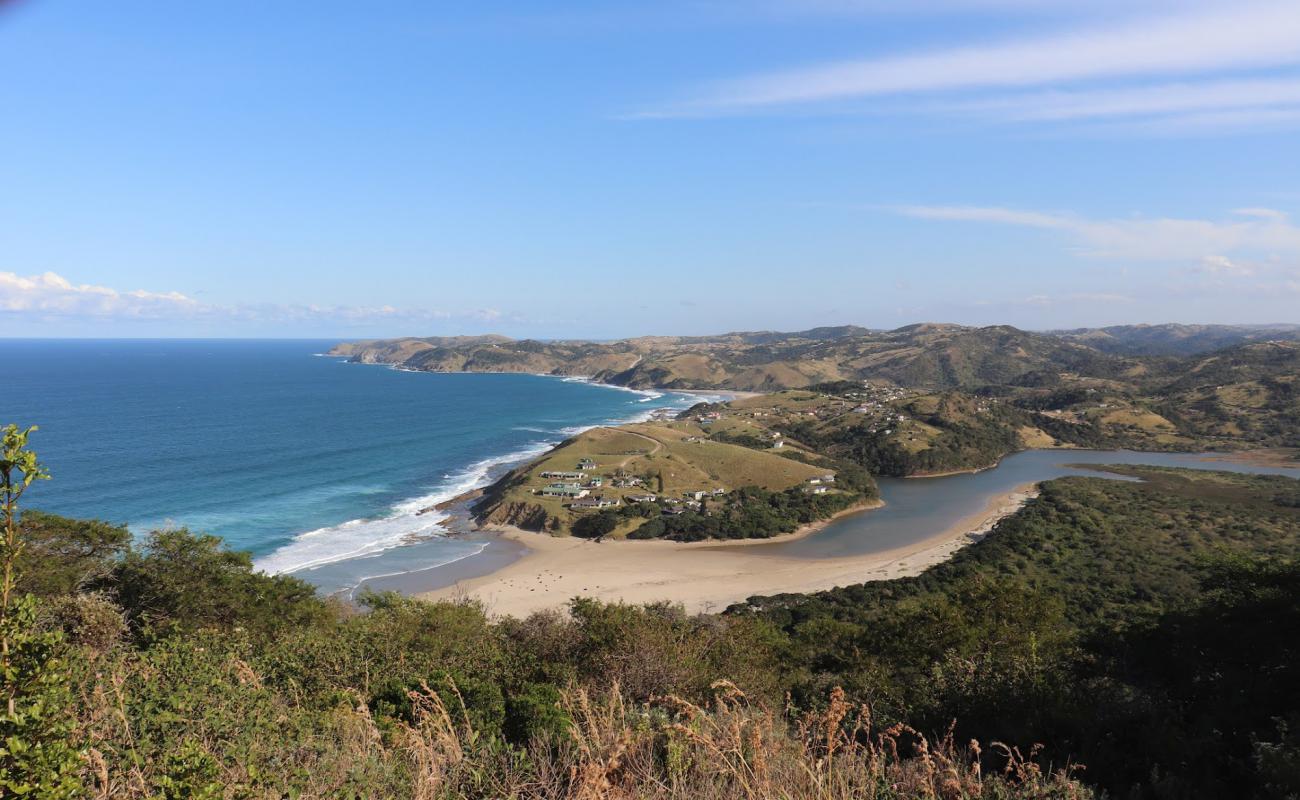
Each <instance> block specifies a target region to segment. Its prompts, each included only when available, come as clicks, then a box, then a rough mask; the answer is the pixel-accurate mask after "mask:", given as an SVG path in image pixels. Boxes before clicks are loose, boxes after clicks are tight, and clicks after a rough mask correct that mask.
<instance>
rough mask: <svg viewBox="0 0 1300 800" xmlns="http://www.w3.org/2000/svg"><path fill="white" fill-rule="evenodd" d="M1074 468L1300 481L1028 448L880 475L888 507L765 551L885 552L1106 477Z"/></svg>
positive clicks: (805, 554)
mask: <svg viewBox="0 0 1300 800" xmlns="http://www.w3.org/2000/svg"><path fill="white" fill-rule="evenodd" d="M1075 464H1149V465H1153V466H1164V467H1186V468H1191V469H1216V470H1225V471H1230V472H1249V473H1258V474H1273V475H1288V476H1290V477H1293V478H1300V468H1287V467H1276V466H1261V465H1254V464H1249V463H1243V462H1239V461H1228V460H1224V459H1223V458H1222V457H1216V455H1214V454H1194V453H1138V452H1134V451H1131V450H1070V449H1060V450H1027V451H1025V452H1023V453H1014V454H1012V455H1009V456H1007V457H1006V458H1004V459H1002V462H1001V463H1000V464H998V465H997V466H996V467H993V468H991V469H987V470H983V471H981V472H975V473H971V474H965V475H948V476H945V477H942V478H880V479H879V483H880V496H881V499H883V500H884V501H885V505H884V507H882V508H878V509H875V510H872V511H864V512H862V513H860V514H852V515H849V516H846V517H841V518H840V519H838V520H835V521H834V522H832V523H830V524H829V525H827V526H826V527H825V528H823V529H822V530H820V531H818V532H817V533H815V534H813V535H812V536H809V537H807V538H804V539H795V540H792V541H789V542H774V543H772V544H770V545H765V546H763V547H762V548H761V552H762V553H764V554H765V555H782V556H793V557H797V558H834V557H837V556H857V555H870V554H872V553H880V552H884V551H887V550H893V549H895V548H898V547H903V546H907V545H911V544H914V543H916V542H918V541H922V540H924V539H926V538H929V537H930V536H933V535H935V534H938V533H942V532H943V531H945V530H947V529H948V528H950V527H951V526H953V525H955V524H957V523H958V522H961V521H962V520H963V519H966V518H967V517H970V516H971V515H973V514H978V513H980V511H981V510H982V509H983V508H984V507H985V506H986V504H987V503H988V501H989V499H990V498H993V497H997V496H999V495H1003V494H1006V493H1007V492H1010V491H1012V490H1014V489H1015V488H1017V487H1019V486H1023V485H1024V484H1026V483H1037V482H1038V481H1045V480H1050V479H1052V478H1061V477H1064V476H1066V475H1090V476H1093V477H1107V475H1106V473H1104V472H1098V471H1096V470H1095V469H1087V468H1082V467H1076V466H1073V465H1075ZM1110 477H1117V476H1110Z"/></svg>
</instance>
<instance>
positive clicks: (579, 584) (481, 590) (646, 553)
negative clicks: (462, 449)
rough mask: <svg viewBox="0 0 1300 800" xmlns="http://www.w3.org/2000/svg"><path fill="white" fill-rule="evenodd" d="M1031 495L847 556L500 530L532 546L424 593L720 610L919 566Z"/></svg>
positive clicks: (1005, 498)
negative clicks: (910, 540) (499, 564)
mask: <svg viewBox="0 0 1300 800" xmlns="http://www.w3.org/2000/svg"><path fill="white" fill-rule="evenodd" d="M1035 496H1037V490H1036V489H1035V484H1032V483H1030V484H1026V485H1024V486H1019V487H1017V488H1016V489H1014V490H1013V491H1011V492H1007V493H1005V494H1002V495H998V496H996V497H993V498H991V499H990V500H989V502H988V503H987V504H986V505H985V507H984V509H982V510H981V511H980V512H979V513H976V514H973V515H971V516H970V517H967V518H966V519H963V520H961V521H959V522H958V523H956V524H954V525H952V526H951V527H949V528H948V529H947V530H943V531H936V532H935V533H934V534H933V535H929V536H925V537H924V538H920V539H918V540H917V541H916V542H915V543H914V544H911V545H909V546H906V547H900V548H897V549H893V550H888V551H884V552H880V553H872V554H869V555H862V556H851V557H842V558H825V559H806V558H791V557H788V556H778V555H769V554H766V553H765V552H764V549H765V548H764V544H767V543H768V542H767V541H766V540H747V541H740V542H693V543H690V544H679V543H676V542H664V541H604V542H592V541H588V540H585V539H576V538H572V537H562V538H557V537H551V536H547V535H545V534H539V533H530V532H528V531H522V530H519V529H517V528H503V529H499V530H497V531H496V533H497V535H498V536H500V537H501V538H503V539H505V540H508V541H510V542H514V543H517V544H520V545H523V546H524V547H525V548H527V552H526V553H525V554H524V555H523V556H522V557H521V558H519V559H518V560H516V561H514V562H513V563H511V564H509V565H507V566H506V567H504V568H502V569H500V570H497V571H495V572H492V573H491V574H488V575H483V576H480V577H473V578H468V579H466V580H462V581H459V582H458V583H456V584H454V585H451V586H447V587H444V588H441V589H437V590H435V591H431V592H423V593H420V596H421V597H423V598H425V599H430V600H447V599H453V598H466V597H468V598H475V599H478V600H480V601H482V602H483V604H484V605H485V606H486V608H487V610H488V612H489V613H491V614H495V615H503V616H505V615H509V616H516V617H518V616H526V615H528V614H530V613H532V612H534V611H541V610H545V609H553V608H560V607H563V606H564V605H565V604H566V603H568V602H569V600H571V599H573V598H575V597H592V598H596V599H599V600H604V601H607V602H612V601H622V602H627V603H650V602H655V601H660V600H667V601H670V602H673V603H680V604H682V605H683V606H685V607H686V610H687V611H690V612H707V611H721V610H722V609H723V608H725V607H727V606H728V605H731V604H732V603H735V602H739V601H742V600H744V599H746V598H748V597H752V596H754V595H770V594H781V593H785V592H800V593H802V592H815V591H820V590H823V589H832V588H835V587H837V586H847V585H852V584H855V583H862V582H864V581H870V580H882V579H885V578H897V577H903V576H907V575H915V574H918V573H920V572H922V571H924V570H925V569H926V568H928V567H930V566H933V565H934V564H938V563H941V562H942V561H945V560H946V559H948V558H949V557H950V556H951V555H952V554H953V553H954V552H956V551H957V550H958V549H960V548H961V547H963V546H965V545H967V544H969V543H971V542H973V541H977V540H978V539H979V538H981V537H983V536H984V535H985V534H987V533H988V531H989V530H990V529H992V528H993V526H994V525H996V524H997V522H998V521H999V520H1001V519H1002V518H1004V517H1006V516H1008V515H1010V514H1012V513H1014V512H1015V511H1016V510H1018V509H1019V508H1020V507H1021V506H1023V505H1024V504H1025V503H1026V502H1028V501H1029V500H1030V499H1031V498H1033V497H1035ZM860 513H869V512H860ZM828 523H829V520H827V521H823V522H820V523H817V524H816V525H813V526H807V528H806V529H801V530H800V531H798V532H797V533H795V534H792V536H809V535H811V534H813V533H815V532H816V531H817V530H819V529H820V528H822V527H825V525H826V524H828ZM790 538H791V537H782V538H781V541H788V540H789V539H790Z"/></svg>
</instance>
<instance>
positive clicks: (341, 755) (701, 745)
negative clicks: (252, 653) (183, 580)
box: [82, 663, 1092, 800]
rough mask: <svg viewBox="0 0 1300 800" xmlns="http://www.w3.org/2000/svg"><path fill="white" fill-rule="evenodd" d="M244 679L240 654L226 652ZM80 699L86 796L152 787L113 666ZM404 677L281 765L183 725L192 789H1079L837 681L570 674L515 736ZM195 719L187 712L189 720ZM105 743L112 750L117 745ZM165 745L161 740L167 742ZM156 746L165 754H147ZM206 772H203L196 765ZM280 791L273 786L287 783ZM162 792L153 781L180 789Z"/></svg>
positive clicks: (698, 795)
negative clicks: (511, 742) (529, 734)
mask: <svg viewBox="0 0 1300 800" xmlns="http://www.w3.org/2000/svg"><path fill="white" fill-rule="evenodd" d="M234 668H236V669H238V670H240V671H241V672H246V673H247V675H246V677H247V679H248V680H249V681H257V676H256V675H254V674H252V670H251V668H249V667H248V666H247V665H245V664H242V663H241V664H238V665H235V667H234ZM102 677H103V679H102V680H101V682H100V684H99V686H98V687H97V690H96V695H95V696H94V697H92V698H88V700H89V701H90V702H88V703H87V704H86V706H87V707H86V708H83V712H84V716H83V720H82V722H83V726H84V727H83V734H88V735H87V737H86V738H87V743H88V745H90V746H88V747H87V754H88V757H87V762H86V777H87V784H88V786H90V787H93V794H92V795H91V796H93V797H98V798H110V797H111V798H123V799H124V800H133V799H138V800H145V799H146V798H154V797H160V796H163V795H159V794H157V793H156V788H157V786H158V785H159V782H160V781H162V782H163V783H164V784H165V783H166V781H167V780H168V779H167V778H166V777H165V774H166V773H168V771H169V768H168V766H167V765H165V764H159V763H155V759H147V758H141V756H140V754H139V753H138V752H137V750H136V748H135V743H134V738H133V732H132V730H131V725H130V723H129V722H128V716H129V714H128V710H127V708H126V707H125V706H124V703H125V702H126V700H125V693H124V692H123V683H124V681H123V680H121V679H115V678H113V677H111V676H102ZM441 688H442V691H441V692H439V691H435V690H434V689H433V688H431V687H429V686H427V685H424V686H422V687H421V689H420V690H419V691H413V692H410V693H409V699H410V701H411V716H410V720H409V721H408V722H405V723H398V724H397V725H395V726H394V725H392V724H387V725H384V726H381V725H379V724H377V723H376V721H375V720H374V719H372V717H371V715H370V713H369V710H368V709H367V707H366V705H365V703H362V702H359V700H358V702H356V704H355V706H353V707H351V708H346V707H344V708H340V709H339V710H338V711H337V712H336V713H335V715H334V722H333V724H332V725H330V726H329V730H328V733H327V735H326V736H325V737H324V738H322V739H320V740H317V741H316V742H315V743H314V745H313V746H312V747H310V748H305V749H301V750H298V751H297V752H291V751H285V752H283V753H281V755H282V756H283V759H284V764H285V765H286V766H287V767H292V769H286V774H285V775H282V776H281V778H280V779H278V780H277V779H275V778H273V777H272V776H269V775H266V774H265V773H263V774H262V775H260V776H258V777H257V779H253V776H252V775H251V774H250V771H249V770H247V769H246V767H245V765H244V764H242V763H241V762H240V760H239V759H232V758H230V757H229V756H230V754H229V753H226V752H224V744H223V742H222V741H221V740H220V739H219V738H209V737H202V736H200V737H196V738H192V739H189V743H188V744H187V747H188V748H190V749H189V750H187V752H186V757H188V758H191V759H193V758H195V757H196V756H197V758H199V759H207V760H210V761H211V762H212V763H214V764H221V765H224V766H223V767H222V768H221V772H220V774H217V775H213V776H211V779H205V780H204V785H205V788H206V789H207V790H208V791H209V792H210V793H203V794H201V795H199V794H194V792H195V789H194V787H193V786H189V787H188V788H187V789H184V790H182V791H181V795H184V796H191V795H192V796H202V797H205V798H234V797H240V798H263V797H265V798H279V797H283V796H293V797H297V798H301V800H328V799H330V798H336V797H384V798H410V799H411V800H453V799H454V798H514V799H515V800H634V799H637V800H639V799H641V798H651V799H654V800H678V799H680V800H741V798H745V799H750V798H754V799H757V798H763V799H766V798H783V799H786V800H804V799H805V798H807V800H814V799H815V800H850V799H851V798H852V800H893V799H895V798H897V799H899V800H901V799H902V798H935V799H936V800H957V799H958V798H1006V799H1007V800H1018V799H1019V798H1063V799H1064V798H1086V797H1092V794H1091V792H1090V791H1089V790H1087V789H1086V788H1084V787H1083V786H1082V785H1081V784H1079V783H1078V782H1077V781H1075V780H1074V779H1073V778H1071V777H1070V776H1069V774H1067V771H1065V770H1062V771H1058V772H1053V773H1046V772H1044V771H1043V770H1042V769H1040V767H1038V766H1037V765H1036V764H1035V763H1034V761H1033V758H1032V756H1033V755H1034V752H1032V751H1031V754H1030V756H1029V757H1025V756H1023V755H1022V754H1021V753H1020V752H1019V751H1018V750H1016V749H1014V748H1009V747H1005V746H1002V745H994V748H995V750H996V752H997V753H998V756H997V757H996V758H995V760H996V761H997V762H998V763H999V764H1001V765H1004V766H1002V768H1001V769H998V770H996V771H995V772H993V773H992V774H986V773H985V772H984V771H983V769H982V768H981V762H982V761H983V762H985V763H987V762H988V761H989V759H982V758H981V749H980V747H979V745H978V744H977V743H975V742H973V741H972V742H970V743H969V744H967V745H965V746H964V747H961V746H958V745H957V744H956V743H955V742H954V741H953V739H952V736H951V734H949V736H947V737H946V738H944V739H942V740H940V741H938V742H930V741H929V740H927V738H926V737H925V736H923V735H921V734H920V733H918V732H917V731H915V730H912V729H911V728H907V727H905V726H901V725H895V726H892V727H888V728H885V729H883V730H882V729H878V728H876V727H874V726H873V724H872V719H871V714H870V712H869V710H868V709H867V708H866V707H864V706H854V705H852V704H850V703H849V702H847V701H846V699H845V696H844V693H843V692H842V691H841V690H838V689H837V690H835V691H834V692H833V693H832V694H831V696H830V698H829V703H828V704H827V707H826V709H825V710H823V711H821V712H818V713H812V714H806V715H802V716H793V715H791V714H789V713H775V712H773V711H771V710H769V709H767V708H764V707H762V706H760V705H755V704H751V703H750V701H749V700H748V699H747V698H746V697H745V695H744V694H743V693H742V692H741V691H740V690H739V689H737V688H736V687H735V686H734V685H733V684H731V683H730V682H728V681H723V682H719V683H717V684H715V685H714V689H715V692H716V699H715V701H714V702H713V704H712V705H711V706H709V707H707V708H705V707H700V706H697V705H694V704H692V703H690V702H687V701H686V700H683V699H680V698H677V697H663V698H658V699H656V700H655V701H653V702H649V703H638V704H634V703H631V702H629V701H628V700H627V699H626V695H625V694H624V693H623V692H621V691H620V690H619V688H618V687H617V686H614V687H612V688H609V689H607V690H604V691H599V692H598V691H593V690H590V689H586V688H579V687H575V688H572V689H570V690H569V691H567V692H565V693H563V695H562V700H561V702H560V706H561V708H562V710H563V711H564V712H565V714H566V716H567V718H568V719H569V720H570V723H569V726H568V732H567V735H563V736H557V737H552V738H543V739H538V740H535V741H534V742H533V743H532V744H531V745H530V746H529V747H527V748H524V749H519V748H512V747H510V746H508V745H505V744H503V743H502V742H501V741H500V740H499V739H496V738H493V737H487V736H484V735H481V734H480V732H479V731H477V730H476V729H475V727H474V725H473V724H472V722H471V717H470V714H469V713H468V712H467V710H466V707H465V704H464V701H463V699H462V698H461V696H460V694H459V693H458V692H457V690H456V687H455V686H454V685H451V684H448V685H447V686H443V687H441ZM200 727H201V726H200ZM106 753H115V754H116V756H113V755H109V756H108V757H106V755H105V754H106ZM170 757H171V756H170V755H169V756H168V758H170ZM158 760H163V761H166V760H167V759H158ZM209 780H210V781H211V782H210V783H209V782H208V781H209ZM286 793H287V794H286ZM181 795H177V794H175V790H173V793H171V794H165V796H166V797H173V796H181Z"/></svg>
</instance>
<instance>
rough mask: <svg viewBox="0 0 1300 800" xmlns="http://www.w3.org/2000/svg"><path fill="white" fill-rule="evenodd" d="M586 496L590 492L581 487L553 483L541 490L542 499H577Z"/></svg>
mask: <svg viewBox="0 0 1300 800" xmlns="http://www.w3.org/2000/svg"><path fill="white" fill-rule="evenodd" d="M588 494H590V492H588V491H587V490H586V489H584V488H582V487H581V486H571V485H569V484H563V483H553V484H551V485H550V486H547V487H546V488H544V489H542V496H543V497H565V498H578V497H586V496H587V495H588Z"/></svg>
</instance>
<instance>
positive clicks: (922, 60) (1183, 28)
mask: <svg viewBox="0 0 1300 800" xmlns="http://www.w3.org/2000/svg"><path fill="white" fill-rule="evenodd" d="M1186 8H1190V10H1184V11H1180V12H1171V13H1167V14H1164V15H1159V16H1154V17H1147V18H1143V19H1130V20H1129V21H1127V22H1125V23H1123V24H1119V25H1111V26H1106V27H1095V28H1090V29H1086V30H1081V31H1072V32H1065V33H1059V34H1056V35H1048V36H1041V37H1038V38H1030V39H1022V40H1016V41H1005V42H1000V43H994V44H979V45H970V46H965V47H953V48H948V49H944V50H937V51H932V52H925V53H919V54H911V55H897V56H886V57H879V58H868V59H863V60H858V61H848V62H840V63H832V64H823V65H819V66H813V67H810V68H804V69H794V70H789V71H784V72H774V73H769V74H763V75H756V76H750V77H745V78H741V79H738V80H730V81H724V82H720V83H717V84H714V85H713V86H711V87H706V88H705V89H704V90H702V91H701V92H699V93H697V95H696V96H695V98H694V99H692V100H689V101H687V102H685V103H681V104H677V105H673V106H670V107H668V108H666V109H659V110H654V111H651V112H648V113H647V114H645V115H644V116H691V115H708V114H718V113H733V112H745V111H755V110H762V109H772V108H783V107H791V106H800V105H804V104H810V103H827V102H834V101H849V100H855V99H861V98H870V97H880V96H884V95H899V94H916V93H933V92H953V91H957V92H961V91H972V90H982V91H987V90H1006V89H1014V88H1028V87H1033V86H1049V85H1068V84H1071V83H1078V82H1085V81H1095V80H1107V79H1121V78H1123V79H1132V78H1146V79H1151V78H1153V77H1157V76H1168V75H1177V74H1185V75H1197V76H1199V75H1205V74H1208V73H1211V72H1215V71H1225V70H1229V71H1231V70H1243V69H1259V68H1276V67H1279V66H1288V65H1295V64H1298V63H1300V13H1297V10H1296V6H1295V3H1294V2H1292V1H1291V0H1287V1H1286V2H1278V1H1277V0H1269V1H1268V2H1260V1H1259V0H1254V1H1253V2H1240V3H1234V4H1232V5H1229V6H1222V5H1219V6H1214V7H1209V8H1206V7H1202V6H1201V5H1199V4H1195V5H1191V6H1188V7H1186ZM1256 90H1257V91H1258V92H1261V93H1263V92H1265V91H1266V90H1267V91H1272V92H1273V93H1275V94H1277V93H1283V94H1285V93H1286V92H1287V91H1288V90H1286V89H1283V88H1281V87H1277V86H1274V87H1264V86H1259V87H1256ZM1160 91H1161V90H1160V89H1159V88H1156V89H1153V90H1152V93H1153V94H1159V93H1160ZM1205 91H1206V92H1209V93H1210V94H1214V93H1216V92H1217V93H1218V96H1219V97H1220V99H1219V104H1220V106H1222V105H1224V104H1226V103H1227V101H1226V99H1223V95H1224V87H1222V86H1220V87H1210V88H1209V89H1208V90H1205ZM1194 93H1195V92H1194V91H1193V90H1191V89H1184V90H1183V91H1182V94H1183V97H1182V98H1181V99H1180V98H1177V97H1173V98H1170V99H1168V100H1165V101H1163V102H1165V103H1166V104H1169V105H1173V106H1178V105H1180V104H1181V105H1182V106H1183V107H1184V108H1188V109H1204V108H1206V107H1207V106H1206V105H1205V98H1202V99H1201V101H1200V102H1199V103H1198V102H1196V100H1195V99H1194V98H1193V97H1192V95H1193V94H1194ZM1141 101H1142V98H1141V97H1140V96H1137V95H1134V96H1131V97H1127V98H1126V97H1123V96H1113V97H1109V98H1107V97H1093V98H1081V99H1080V100H1079V103H1078V104H1077V105H1080V106H1082V105H1083V104H1091V105H1092V107H1093V109H1094V113H1095V112H1096V111H1100V110H1104V109H1105V108H1106V107H1108V106H1109V107H1111V108H1114V107H1117V106H1119V105H1122V104H1125V103H1140V102H1141ZM1067 105H1068V104H1065V103H1063V104H1062V105H1061V110H1058V112H1057V113H1068V109H1067V108H1066V107H1067Z"/></svg>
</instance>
